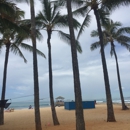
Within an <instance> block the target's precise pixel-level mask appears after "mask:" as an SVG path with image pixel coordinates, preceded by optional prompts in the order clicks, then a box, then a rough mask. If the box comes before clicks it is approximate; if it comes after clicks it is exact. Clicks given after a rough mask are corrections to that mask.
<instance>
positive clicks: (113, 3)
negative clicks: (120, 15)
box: [102, 0, 130, 10]
mask: <svg viewBox="0 0 130 130" xmlns="http://www.w3.org/2000/svg"><path fill="white" fill-rule="evenodd" d="M102 4H103V5H104V6H105V7H106V8H108V9H109V10H115V9H117V8H119V7H120V6H129V4H130V0H103V3H102Z"/></svg>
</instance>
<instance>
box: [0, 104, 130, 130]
mask: <svg viewBox="0 0 130 130" xmlns="http://www.w3.org/2000/svg"><path fill="white" fill-rule="evenodd" d="M129 107H130V106H129ZM56 111H57V115H58V119H59V122H60V126H54V125H53V123H52V116H51V109H50V108H49V107H48V108H41V109H40V112H41V122H42V129H43V130H75V110H65V109H64V107H56ZM114 112H115V118H116V121H117V122H106V119H107V110H106V105H105V104H97V105H96V108H95V109H84V119H85V124H86V130H130V110H126V111H122V110H121V105H117V104H115V105H114ZM0 130H35V122H34V109H31V110H29V109H27V110H25V109H24V110H14V112H5V124H4V125H3V126H0Z"/></svg>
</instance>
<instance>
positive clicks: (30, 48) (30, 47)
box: [20, 43, 46, 58]
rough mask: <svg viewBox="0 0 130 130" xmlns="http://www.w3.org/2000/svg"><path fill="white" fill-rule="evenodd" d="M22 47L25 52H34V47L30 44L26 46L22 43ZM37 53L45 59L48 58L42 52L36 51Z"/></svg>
mask: <svg viewBox="0 0 130 130" xmlns="http://www.w3.org/2000/svg"><path fill="white" fill-rule="evenodd" d="M20 47H21V48H23V49H24V50H27V51H29V52H33V47H32V46H30V45H28V44H25V43H21V44H20ZM36 53H37V54H38V55H39V56H42V57H44V58H46V56H45V55H44V53H42V52H41V51H40V50H38V49H37V50H36Z"/></svg>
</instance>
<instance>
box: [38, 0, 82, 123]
mask: <svg viewBox="0 0 130 130" xmlns="http://www.w3.org/2000/svg"><path fill="white" fill-rule="evenodd" d="M41 3H42V7H43V9H42V11H40V12H39V13H38V14H37V16H36V20H37V21H36V23H37V24H38V25H39V26H41V28H42V29H43V30H45V31H46V32H47V36H48V38H47V45H48V65H49V90H50V102H51V110H52V118H53V124H54V125H59V121H58V118H57V115H56V110H55V104H54V96H53V74H52V56H51V36H52V33H53V32H54V31H56V32H58V34H59V35H60V37H61V38H64V40H67V41H68V40H69V38H70V37H69V35H68V34H65V33H64V32H62V31H60V28H59V27H62V28H63V27H68V21H67V15H61V14H60V12H59V10H60V6H59V5H58V4H56V3H53V2H51V1H50V0H41ZM73 21H74V23H75V25H74V27H76V28H77V27H79V25H80V24H79V23H78V22H77V21H76V20H75V19H73ZM56 28H57V30H56Z"/></svg>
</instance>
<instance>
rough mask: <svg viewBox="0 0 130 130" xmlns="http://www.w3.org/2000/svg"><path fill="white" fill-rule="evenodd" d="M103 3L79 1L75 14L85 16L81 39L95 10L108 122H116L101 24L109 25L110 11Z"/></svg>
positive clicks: (100, 0)
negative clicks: (90, 14) (90, 15)
mask: <svg viewBox="0 0 130 130" xmlns="http://www.w3.org/2000/svg"><path fill="white" fill-rule="evenodd" d="M75 1H76V0H75ZM103 1H104V0H91V1H90V0H80V2H79V1H78V2H79V8H78V9H77V10H75V11H74V14H76V15H82V16H85V18H84V21H83V23H82V26H81V28H80V30H79V34H78V38H79V36H80V35H81V33H82V32H83V30H84V27H85V26H86V21H87V17H88V14H89V13H90V11H91V10H93V12H94V15H95V18H96V23H97V28H98V33H99V41H100V45H101V59H102V67H103V74H104V82H105V90H106V101H107V121H108V122H115V116H114V110H113V104H112V97H111V90H110V84H109V76H108V71H107V65H106V59H105V53H104V47H103V46H104V44H103V34H102V28H101V22H102V23H103V24H106V23H107V20H108V19H107V17H108V16H109V10H108V9H107V8H105V9H104V6H103V5H102V4H103ZM110 1H111V0H110ZM99 5H100V6H99Z"/></svg>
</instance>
